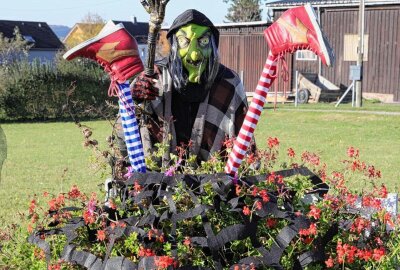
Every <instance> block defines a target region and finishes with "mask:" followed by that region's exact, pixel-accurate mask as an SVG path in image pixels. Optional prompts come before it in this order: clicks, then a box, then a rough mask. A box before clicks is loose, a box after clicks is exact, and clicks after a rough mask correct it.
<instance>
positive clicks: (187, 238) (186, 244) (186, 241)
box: [183, 236, 192, 247]
mask: <svg viewBox="0 0 400 270" xmlns="http://www.w3.org/2000/svg"><path fill="white" fill-rule="evenodd" d="M191 243H192V241H191V240H190V238H189V237H188V236H186V237H185V240H183V244H184V245H185V246H187V247H188V246H190V244H191Z"/></svg>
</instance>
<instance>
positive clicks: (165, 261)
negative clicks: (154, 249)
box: [154, 256, 176, 269]
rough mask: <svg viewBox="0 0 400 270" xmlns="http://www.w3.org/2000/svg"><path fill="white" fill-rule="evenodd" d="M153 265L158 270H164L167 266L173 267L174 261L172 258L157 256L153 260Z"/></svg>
mask: <svg viewBox="0 0 400 270" xmlns="http://www.w3.org/2000/svg"><path fill="white" fill-rule="evenodd" d="M154 264H155V265H156V266H157V267H158V268H159V269H166V268H168V266H172V265H175V264H176V263H175V260H174V258H172V257H170V256H158V257H155V258H154Z"/></svg>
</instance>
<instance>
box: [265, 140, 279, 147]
mask: <svg viewBox="0 0 400 270" xmlns="http://www.w3.org/2000/svg"><path fill="white" fill-rule="evenodd" d="M267 142H268V148H270V149H272V148H274V147H275V146H279V140H278V138H276V137H275V138H272V137H269V138H268V139H267Z"/></svg>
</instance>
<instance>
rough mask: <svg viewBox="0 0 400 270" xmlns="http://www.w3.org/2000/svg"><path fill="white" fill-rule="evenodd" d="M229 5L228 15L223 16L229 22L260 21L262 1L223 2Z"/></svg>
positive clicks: (230, 0) (234, 0) (233, 0)
mask: <svg viewBox="0 0 400 270" xmlns="http://www.w3.org/2000/svg"><path fill="white" fill-rule="evenodd" d="M223 1H224V2H225V3H230V4H231V6H230V7H229V8H228V14H227V15H226V16H225V18H226V19H227V20H229V21H230V22H252V21H261V19H262V17H261V12H262V9H261V8H260V4H261V2H262V0H223Z"/></svg>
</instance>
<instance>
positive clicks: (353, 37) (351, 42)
mask: <svg viewBox="0 0 400 270" xmlns="http://www.w3.org/2000/svg"><path fill="white" fill-rule="evenodd" d="M368 37H369V35H364V55H363V61H368ZM357 49H358V35H357V34H346V35H344V61H357V59H358V50H357Z"/></svg>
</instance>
